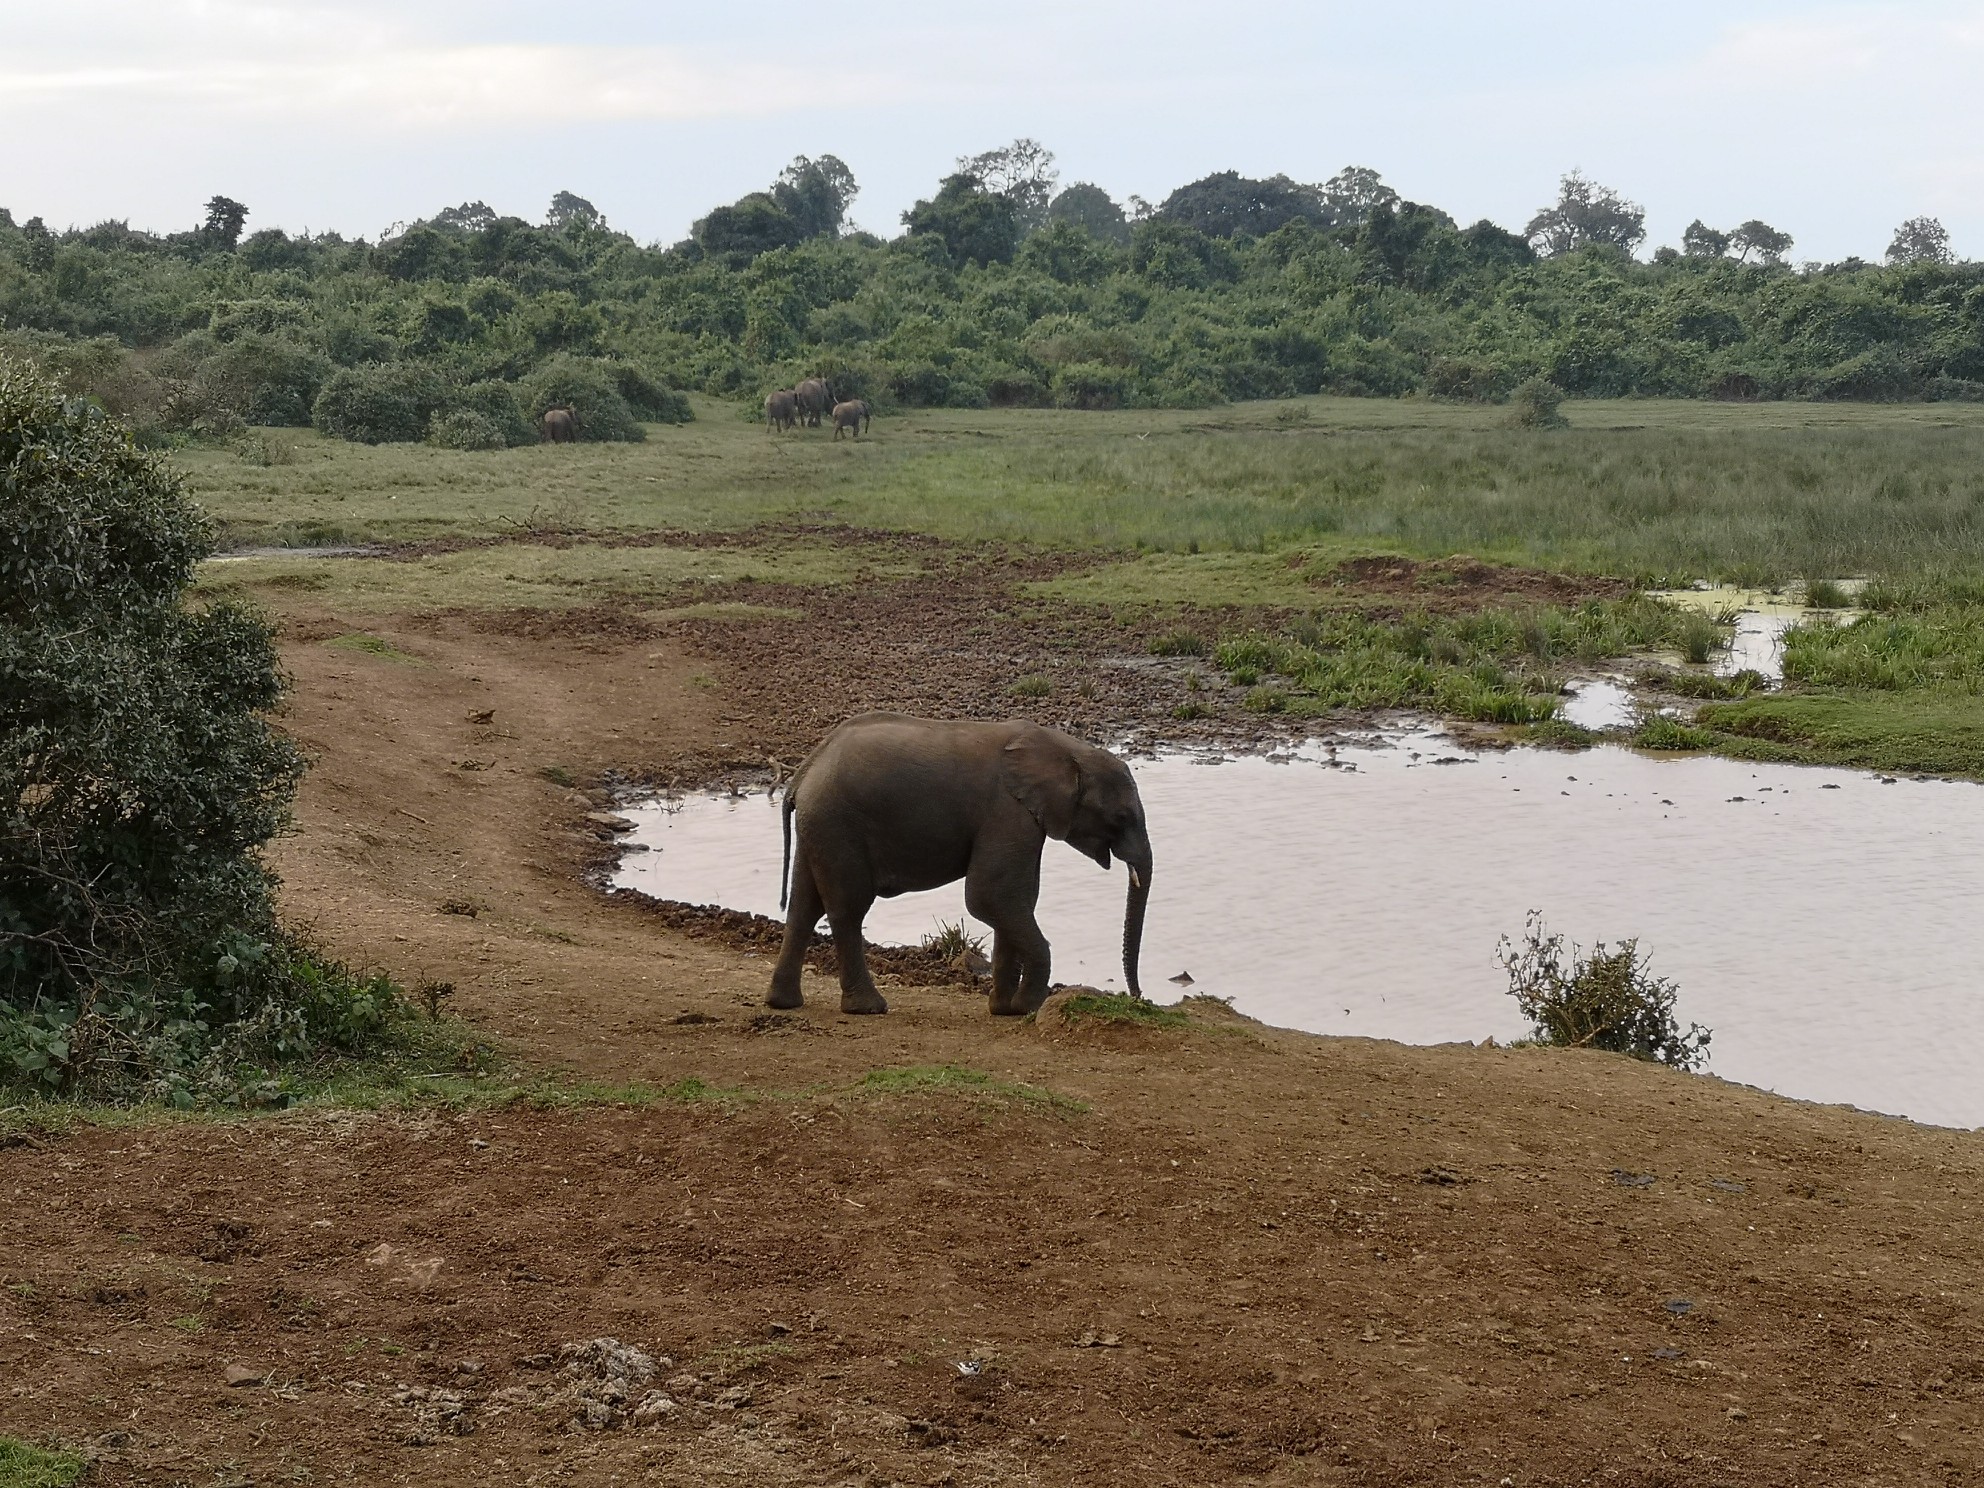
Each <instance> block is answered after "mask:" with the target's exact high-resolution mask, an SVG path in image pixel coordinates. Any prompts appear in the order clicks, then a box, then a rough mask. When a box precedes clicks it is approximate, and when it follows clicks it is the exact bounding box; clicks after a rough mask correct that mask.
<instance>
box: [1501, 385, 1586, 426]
mask: <svg viewBox="0 0 1984 1488" xmlns="http://www.w3.org/2000/svg"><path fill="white" fill-rule="evenodd" d="M1509 402H1511V403H1512V404H1514V405H1515V412H1514V421H1515V424H1516V427H1518V428H1521V429H1566V428H1569V427H1570V422H1571V421H1570V420H1569V419H1567V418H1565V417H1564V415H1563V411H1562V410H1563V403H1564V390H1563V389H1562V388H1560V387H1558V386H1557V384H1556V383H1554V382H1552V381H1550V379H1549V378H1547V377H1532V378H1530V379H1529V380H1528V381H1527V382H1525V383H1523V384H1522V385H1521V386H1519V387H1518V388H1517V389H1516V390H1515V391H1514V392H1513V393H1511V394H1510V395H1509Z"/></svg>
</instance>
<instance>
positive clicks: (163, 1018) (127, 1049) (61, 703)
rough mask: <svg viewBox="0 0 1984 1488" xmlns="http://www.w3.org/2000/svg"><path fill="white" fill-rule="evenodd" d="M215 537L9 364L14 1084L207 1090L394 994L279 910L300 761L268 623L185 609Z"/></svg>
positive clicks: (5, 915)
mask: <svg viewBox="0 0 1984 1488" xmlns="http://www.w3.org/2000/svg"><path fill="white" fill-rule="evenodd" d="M212 547H213V541H212V537H211V535H210V533H209V531H208V529H207V527H206V525H205V523H204V520H203V518H202V517H201V515H200V513H199V510H198V508H197V507H196V506H195V505H194V504H193V503H192V502H191V501H190V500H189V499H188V498H187V496H186V495H185V493H184V492H183V490H182V489H181V487H180V485H179V482H178V479H177V477H176V476H174V475H173V474H172V473H171V472H170V471H169V470H168V469H167V468H166V467H165V466H164V465H163V464H162V463H161V462H160V461H159V460H158V459H157V458H156V457H155V456H152V455H148V454H145V453H143V452H142V451H140V450H139V449H138V448H137V447H136V446H135V445H134V444H133V442H132V440H131V438H130V435H129V434H128V433H127V432H126V431H125V430H124V429H123V428H122V427H121V426H120V425H119V424H118V423H117V422H116V421H115V420H113V419H110V418H108V417H106V416H105V415H104V414H102V413H100V412H99V411H97V410H96V409H94V408H93V407H91V406H89V405H88V404H86V403H84V402H82V401H81V400H80V399H70V398H64V397H63V396H62V395H61V394H60V393H59V392H58V391H57V390H56V389H55V387H54V386H53V385H52V384H51V383H50V382H48V381H47V380H46V379H44V378H43V377H41V376H40V374H39V373H37V372H35V371H34V370H33V369H32V368H30V367H28V366H26V365H25V364H23V363H19V362H15V361H11V360H8V359H6V358H0V1081H7V1082H15V1083H19V1082H26V1083H30V1084H32V1085H34V1086H37V1087H39V1088H41V1089H43V1090H45V1091H50V1092H57V1093H61V1092H69V1091H74V1090H79V1089H90V1090H130V1089H134V1088H135V1089H140V1090H146V1091H150V1092H152V1093H159V1094H172V1095H175V1096H180V1097H184V1098H189V1099H190V1098H191V1092H192V1091H193V1090H194V1089H195V1088H197V1087H198V1086H199V1085H201V1084H203V1083H213V1082H224V1081H225V1080H226V1079H228V1078H231V1071H232V1067H233V1066H234V1065H235V1064H236V1063H238V1062H239V1061H241V1060H243V1059H251V1058H257V1057H270V1058H275V1057H293V1056H298V1055H302V1054H306V1053H308V1052H310V1051H312V1050H313V1049H315V1048H318V1047H320V1046H321V1045H323V1044H324V1043H326V1042H330V1043H338V1042H340V1041H344V1040H354V1039H362V1038H364V1037H366V1036H367V1034H368V1032H369V1030H371V1029H372V1028H374V1027H376V1026H377V1024H378V1023H379V1022H380V1021H381V1020H382V1019H383V1018H384V1017H385V1016H387V1014H386V1013H384V1012H382V1011H381V1009H390V1007H391V1006H392V1004H393V998H392V996H391V992H390V988H381V987H380V986H378V985H375V984H360V983H358V982H357V981H356V980H355V979H354V978H352V977H350V976H349V975H348V974H346V973H344V972H342V971H341V970H339V969H337V968H334V967H325V966H323V965H322V964H320V963H319V962H317V961H316V960H314V959H313V958H311V957H310V956H309V955H308V954H307V953H305V952H304V951H303V950H302V949H300V948H299V947H298V946H296V945H295V944H294V943H293V942H292V941H291V940H290V939H289V938H288V937H287V936H285V935H284V933H283V932H282V930H281V929H280V927H279V926H278V925H277V923H276V920H275V914H274V907H273V890H274V883H273V880H272V878H271V876H270V874H269V872H268V870H267V869H266V868H265V867H264V866H263V864H262V862H261V861H260V858H259V857H258V855H257V854H258V851H259V850H260V849H261V847H262V846H263V845H264V844H265V843H267V842H268V841H269V840H270V839H271V838H272V837H274V836H275V835H276V833H277V832H278V831H280V830H281V829H282V827H283V826H284V824H285V823H286V822H287V820H288V815H289V804H290V799H291V796H292V795H293V793H294V791H295V787H296V782H297V780H298V778H299V776H300V775H301V773H302V769H303V765H302V761H301V758H300V756H299V755H298V753H297V751H296V748H295V746H294V745H292V744H291V743H290V742H289V740H288V739H287V738H286V737H285V736H284V735H282V734H281V733H279V732H277V731H276V730H275V729H274V728H273V727H272V726H271V725H270V723H269V718H268V715H269V713H270V711H271V710H272V709H273V708H274V707H275V706H276V704H277V702H278V701H279V700H280V698H281V695H282V679H281V676H280V674H279V672H278V670H277V666H276V654H275V643H274V638H273V637H272V635H271V634H270V632H269V629H268V627H267V626H266V625H265V624H263V623H262V622H261V621H260V620H259V619H257V618H256V617H255V616H253V615H251V614H249V613H247V612H246V611H244V610H242V609H240V608H238V607H236V606H233V605H230V604H215V605H211V606H208V607H206V608H203V609H193V608H188V607H187V605H186V603H185V597H186V593H187V590H188V588H189V586H190V585H191V582H192V578H193V570H194V566H195V565H196V564H197V563H198V562H199V561H200V560H201V559H202V558H204V557H205V556H207V554H208V553H210V552H211V551H212Z"/></svg>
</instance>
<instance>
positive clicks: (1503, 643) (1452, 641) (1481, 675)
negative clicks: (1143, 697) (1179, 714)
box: [1214, 595, 1708, 724]
mask: <svg viewBox="0 0 1984 1488" xmlns="http://www.w3.org/2000/svg"><path fill="white" fill-rule="evenodd" d="M1693 620H1700V621H1701V622H1702V623H1703V624H1707V623H1708V622H1707V621H1706V620H1705V619H1704V618H1703V617H1700V616H1690V615H1688V614H1686V613H1685V612H1683V611H1680V610H1677V609H1675V608H1673V607H1672V606H1670V605H1667V604H1664V603H1662V602H1661V601H1659V600H1657V599H1652V598H1649V597H1647V596H1644V595H1636V596H1633V597H1632V598H1629V599H1617V600H1593V601H1590V602H1589V603H1586V604H1582V605H1577V606H1574V607H1562V606H1554V605H1543V606H1526V607H1498V608H1491V609H1486V610H1480V611H1477V612H1475V613H1473V614H1464V615H1425V614H1422V615H1408V616H1406V617H1405V618H1404V619H1401V620H1393V621H1388V620H1374V619H1370V618H1367V617H1365V616H1362V615H1357V614H1346V613H1330V612H1324V613H1321V614H1317V615H1314V616H1312V617H1309V618H1307V619H1304V620H1299V621H1297V622H1296V623H1295V624H1294V625H1292V626H1291V627H1290V628H1289V631H1288V633H1287V634H1286V635H1283V636H1274V635H1261V634H1255V635H1247V636H1236V637H1234V638H1232V639H1229V640H1227V641H1223V642H1221V644H1220V645H1219V647H1218V649H1217V650H1216V651H1215V653H1214V656H1215V659H1216V660H1217V662H1218V664H1219V666H1220V667H1221V668H1222V669H1223V670H1224V671H1225V672H1226V674H1227V676H1228V677H1229V678H1230V679H1231V680H1232V681H1233V682H1234V683H1235V684H1236V685H1237V686H1241V687H1247V688H1251V689H1255V691H1254V692H1253V693H1252V694H1250V706H1253V707H1256V708H1258V709H1261V710H1262V711H1274V712H1286V713H1292V714H1297V715H1314V714H1318V713H1326V712H1328V711H1330V710H1331V709H1334V708H1360V709H1371V708H1425V709H1428V710H1430V711H1432V712H1436V713H1440V714H1442V715H1444V716H1446V717H1449V718H1465V719H1470V720H1474V721H1476V722H1482V723H1507V724H1535V723H1541V722H1543V721H1544V720H1546V719H1549V718H1551V717H1553V716H1554V715H1555V713H1556V711H1557V707H1558V694H1559V688H1560V687H1561V685H1562V677H1561V673H1560V670H1559V669H1560V668H1562V667H1563V666H1565V665H1566V664H1569V663H1572V662H1576V663H1580V664H1585V665H1590V664H1595V663H1597V662H1600V661H1604V660H1607V659H1609V658H1611V657H1615V656H1619V655H1622V654H1624V653H1625V652H1628V651H1633V650H1638V649H1642V648H1644V647H1648V646H1655V645H1660V644H1663V643H1669V642H1672V641H1673V639H1674V637H1675V635H1676V633H1677V632H1678V631H1679V630H1681V629H1682V628H1684V627H1686V626H1687V625H1688V624H1690V623H1691V621H1693ZM1269 677H1273V678H1278V679H1282V680H1281V681H1279V682H1277V683H1275V684H1273V685H1267V686H1264V685H1263V683H1264V679H1266V678H1269ZM1254 697H1258V698H1259V699H1260V700H1261V701H1260V702H1259V703H1254V702H1252V701H1251V699H1252V698H1254ZM1270 703H1272V706H1271V707H1269V706H1267V705H1268V704H1270Z"/></svg>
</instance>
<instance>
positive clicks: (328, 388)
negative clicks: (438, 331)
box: [310, 362, 449, 444]
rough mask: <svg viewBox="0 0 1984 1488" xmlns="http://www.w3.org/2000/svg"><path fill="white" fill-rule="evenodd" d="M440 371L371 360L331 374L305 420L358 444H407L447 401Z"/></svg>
mask: <svg viewBox="0 0 1984 1488" xmlns="http://www.w3.org/2000/svg"><path fill="white" fill-rule="evenodd" d="M448 395H449V388H448V384H447V382H446V381H445V380H444V379H443V378H442V376H441V374H440V373H439V372H437V371H435V370H434V369H433V368H431V367H427V366H425V365H423V364H421V363H418V362H371V363H366V364H364V365H361V366H357V367H346V368H344V369H343V370H342V371H340V372H336V373H334V374H332V376H331V379H330V380H329V381H328V382H326V383H325V384H324V390H323V391H322V392H320V393H319V394H317V401H316V403H315V405H314V406H313V407H312V408H311V411H310V421H311V422H312V423H313V424H315V425H316V426H317V430H318V432H319V433H322V434H328V435H330V436H332V437H333V438H336V439H349V440H353V441H355V442H356V443H359V444H412V443H414V442H415V441H417V440H419V439H422V438H424V437H425V436H426V434H427V421H428V420H429V419H430V418H432V417H433V416H434V413H435V410H437V409H439V408H440V407H441V406H442V405H443V404H444V403H446V402H447V401H448Z"/></svg>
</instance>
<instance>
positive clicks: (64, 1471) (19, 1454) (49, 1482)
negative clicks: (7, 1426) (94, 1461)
mask: <svg viewBox="0 0 1984 1488" xmlns="http://www.w3.org/2000/svg"><path fill="white" fill-rule="evenodd" d="M87 1466H88V1464H87V1463H85V1462H84V1461H83V1459H82V1457H81V1456H79V1455H78V1454H76V1453H75V1452H71V1451H69V1450H67V1449H66V1448H60V1447H58V1448H54V1449H44V1448H41V1447H35V1446H30V1445H29V1444H28V1443H26V1442H24V1441H20V1440H17V1439H16V1438H14V1437H11V1436H0V1488H69V1485H70V1484H71V1483H74V1482H77V1481H79V1480H80V1479H81V1478H82V1476H83V1473H84V1471H85V1469H86V1468H87Z"/></svg>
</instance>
